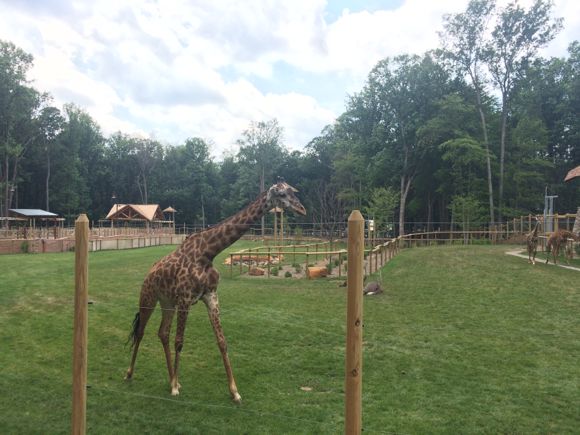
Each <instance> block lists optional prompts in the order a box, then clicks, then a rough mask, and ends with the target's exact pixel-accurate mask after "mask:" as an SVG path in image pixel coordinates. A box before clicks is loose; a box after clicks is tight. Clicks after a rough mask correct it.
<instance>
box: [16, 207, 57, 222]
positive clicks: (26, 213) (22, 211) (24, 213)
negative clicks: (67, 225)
mask: <svg viewBox="0 0 580 435" xmlns="http://www.w3.org/2000/svg"><path fill="white" fill-rule="evenodd" d="M9 211H10V215H12V216H13V217H18V218H22V219H34V218H36V219H47V220H55V219H56V218H58V215H57V214H56V213H51V212H49V211H46V210H41V209H39V208H11V209H10V210H9Z"/></svg>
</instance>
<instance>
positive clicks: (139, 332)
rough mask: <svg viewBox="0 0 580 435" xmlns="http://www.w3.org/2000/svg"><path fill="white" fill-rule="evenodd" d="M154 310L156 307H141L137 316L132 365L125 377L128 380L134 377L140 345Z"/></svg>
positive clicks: (133, 333) (134, 325)
mask: <svg viewBox="0 0 580 435" xmlns="http://www.w3.org/2000/svg"><path fill="white" fill-rule="evenodd" d="M154 309H155V305H153V306H152V307H147V306H141V307H140V308H139V312H138V313H137V315H136V316H135V321H134V324H133V331H132V333H131V335H132V338H133V345H132V347H133V356H132V357H131V365H130V366H129V368H128V369H127V374H126V375H125V379H126V380H129V379H131V378H132V377H133V372H134V370H135V361H136V360H137V352H138V351H139V344H141V340H142V339H143V335H144V334H145V327H146V326H147V322H148V321H149V318H150V317H151V314H153V310H154Z"/></svg>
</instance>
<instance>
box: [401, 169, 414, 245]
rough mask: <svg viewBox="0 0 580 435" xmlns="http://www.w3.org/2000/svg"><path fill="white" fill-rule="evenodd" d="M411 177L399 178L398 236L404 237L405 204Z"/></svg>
mask: <svg viewBox="0 0 580 435" xmlns="http://www.w3.org/2000/svg"><path fill="white" fill-rule="evenodd" d="M411 180H412V178H411V177H407V176H406V175H403V176H401V200H400V203H399V236H404V235H405V206H406V204H407V195H408V194H409V188H410V187H411Z"/></svg>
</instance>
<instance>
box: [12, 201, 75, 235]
mask: <svg viewBox="0 0 580 435" xmlns="http://www.w3.org/2000/svg"><path fill="white" fill-rule="evenodd" d="M8 213H9V216H8V222H9V223H15V224H20V225H21V226H22V227H24V231H25V234H26V228H30V229H31V230H35V229H36V227H37V226H38V227H41V228H42V227H45V228H48V227H49V226H50V224H52V226H53V227H54V228H55V231H56V228H57V227H58V225H59V224H60V225H61V226H62V223H63V222H64V218H61V217H59V216H58V214H56V213H52V212H49V211H46V210H41V209H39V208H11V209H9V210H8ZM54 237H55V238H56V232H55V236H54Z"/></svg>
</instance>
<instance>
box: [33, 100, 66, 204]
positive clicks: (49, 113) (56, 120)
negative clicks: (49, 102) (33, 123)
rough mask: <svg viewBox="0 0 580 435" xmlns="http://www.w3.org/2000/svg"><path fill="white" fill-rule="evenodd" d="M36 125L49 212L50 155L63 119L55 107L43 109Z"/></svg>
mask: <svg viewBox="0 0 580 435" xmlns="http://www.w3.org/2000/svg"><path fill="white" fill-rule="evenodd" d="M38 125H39V129H40V141H41V143H42V147H43V148H44V150H43V151H44V152H45V156H46V177H45V180H44V189H45V196H46V198H45V199H46V210H47V211H50V175H51V166H52V165H51V155H52V154H53V152H54V147H55V145H56V142H57V138H58V135H59V134H60V132H61V131H62V128H63V125H64V118H63V117H62V115H61V113H60V110H58V109H57V108H56V107H45V108H43V109H42V110H41V111H40V115H39V116H38Z"/></svg>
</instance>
